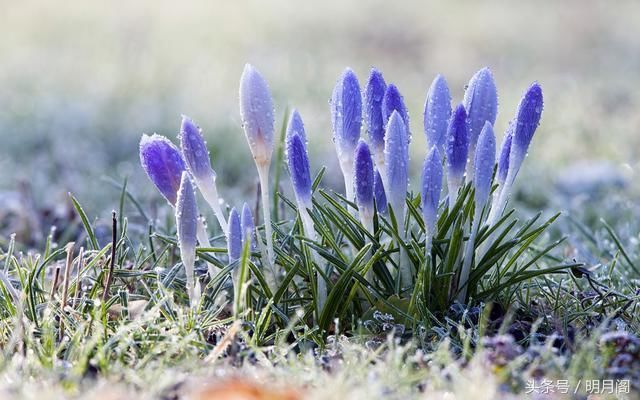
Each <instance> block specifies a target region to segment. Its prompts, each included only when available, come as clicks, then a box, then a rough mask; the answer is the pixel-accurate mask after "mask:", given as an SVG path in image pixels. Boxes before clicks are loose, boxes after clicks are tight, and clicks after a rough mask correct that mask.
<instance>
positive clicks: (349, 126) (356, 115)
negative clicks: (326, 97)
mask: <svg viewBox="0 0 640 400" xmlns="http://www.w3.org/2000/svg"><path fill="white" fill-rule="evenodd" d="M331 122H332V123H333V137H334V139H335V143H336V150H337V152H338V158H340V159H342V158H343V157H345V156H347V157H350V156H351V155H353V151H354V150H355V148H356V145H357V144H358V139H359V138H360V128H361V126H362V95H361V93H360V84H359V83H358V78H357V77H356V74H355V73H354V72H353V70H351V68H347V69H346V70H345V71H344V72H343V73H342V76H341V77H340V79H339V80H338V82H337V83H336V86H335V88H334V89H333V95H332V97H331Z"/></svg>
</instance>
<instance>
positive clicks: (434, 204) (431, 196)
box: [422, 146, 442, 235]
mask: <svg viewBox="0 0 640 400" xmlns="http://www.w3.org/2000/svg"><path fill="white" fill-rule="evenodd" d="M441 191H442V159H441V158H440V151H438V148H437V147H436V146H433V147H432V148H431V151H429V154H428V155H427V158H426V159H425V160H424V166H423V168H422V217H423V218H424V222H425V226H426V229H427V232H428V233H430V234H431V235H433V233H434V230H435V226H436V219H437V216H438V203H439V202H440V192H441Z"/></svg>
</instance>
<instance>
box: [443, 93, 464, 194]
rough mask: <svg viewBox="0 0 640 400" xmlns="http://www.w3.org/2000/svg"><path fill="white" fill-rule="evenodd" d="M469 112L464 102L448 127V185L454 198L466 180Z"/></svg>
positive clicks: (454, 113) (455, 112)
mask: <svg viewBox="0 0 640 400" xmlns="http://www.w3.org/2000/svg"><path fill="white" fill-rule="evenodd" d="M468 135H469V134H468V128H467V113H466V111H465V109H464V106H463V105H462V104H460V105H458V107H456V109H455V111H454V112H453V115H452V116H451V120H450V121H449V126H448V128H447V147H446V149H445V150H446V154H447V185H448V187H449V197H451V198H454V197H455V196H456V194H457V192H458V188H459V187H460V186H461V185H462V181H463V180H464V170H465V167H466V165H467V156H468V153H469V136H468Z"/></svg>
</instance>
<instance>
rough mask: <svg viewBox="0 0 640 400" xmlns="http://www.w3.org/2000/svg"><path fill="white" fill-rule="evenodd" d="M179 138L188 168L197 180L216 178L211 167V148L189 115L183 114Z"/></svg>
mask: <svg viewBox="0 0 640 400" xmlns="http://www.w3.org/2000/svg"><path fill="white" fill-rule="evenodd" d="M179 139H180V147H182V156H183V157H184V161H185V163H186V166H187V169H188V170H189V172H190V173H191V175H193V177H194V178H195V179H196V181H203V180H206V179H215V177H216V174H215V172H214V171H213V169H212V168H211V160H210V159H209V150H207V144H206V143H205V141H204V137H203V136H202V131H201V130H200V128H198V126H196V124H194V123H193V121H192V120H191V119H190V118H189V117H187V116H184V115H183V116H182V125H181V127H180V135H179Z"/></svg>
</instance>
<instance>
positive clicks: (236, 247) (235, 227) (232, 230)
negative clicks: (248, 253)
mask: <svg viewBox="0 0 640 400" xmlns="http://www.w3.org/2000/svg"><path fill="white" fill-rule="evenodd" d="M227 253H228V255H229V263H232V262H234V261H237V260H239V259H240V255H241V254H242V226H241V223H240V215H238V211H236V208H235V207H234V208H232V209H231V212H230V213H229V232H228V233H227Z"/></svg>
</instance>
